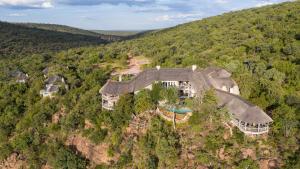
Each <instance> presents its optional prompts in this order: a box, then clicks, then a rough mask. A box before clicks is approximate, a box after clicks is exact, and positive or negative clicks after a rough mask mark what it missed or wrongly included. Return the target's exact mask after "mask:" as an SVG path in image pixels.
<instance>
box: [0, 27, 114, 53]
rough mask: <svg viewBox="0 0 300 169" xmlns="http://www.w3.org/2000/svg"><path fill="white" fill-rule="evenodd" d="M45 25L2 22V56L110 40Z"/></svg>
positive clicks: (95, 43)
mask: <svg viewBox="0 0 300 169" xmlns="http://www.w3.org/2000/svg"><path fill="white" fill-rule="evenodd" d="M35 27H38V28H39V29H38V28H35ZM44 27H47V28H48V26H43V27H42V25H40V26H37V25H36V26H32V27H30V26H29V27H27V26H24V25H19V24H11V23H6V22H0V39H1V42H0V57H1V58H3V57H7V58H11V57H12V56H19V57H24V55H25V56H26V55H28V54H35V53H44V52H46V51H48V52H51V51H54V52H57V51H60V50H65V49H69V48H74V47H81V46H95V45H99V44H105V43H108V42H109V40H107V39H102V38H101V37H96V36H95V35H89V34H87V33H85V34H83V33H80V32H79V33H78V31H73V30H72V31H57V30H56V29H54V28H53V29H52V28H51V29H50V28H49V29H47V28H44ZM40 28H42V29H40ZM45 29H46V30H45ZM74 33H76V34H74ZM77 33H78V34H77Z"/></svg>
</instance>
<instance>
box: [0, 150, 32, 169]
mask: <svg viewBox="0 0 300 169" xmlns="http://www.w3.org/2000/svg"><path fill="white" fill-rule="evenodd" d="M27 168H28V166H27V165H26V161H25V159H24V158H23V157H22V156H21V155H18V154H17V153H13V154H12V155H10V156H9V157H8V158H7V159H6V160H5V161H3V162H1V163H0V169H27Z"/></svg>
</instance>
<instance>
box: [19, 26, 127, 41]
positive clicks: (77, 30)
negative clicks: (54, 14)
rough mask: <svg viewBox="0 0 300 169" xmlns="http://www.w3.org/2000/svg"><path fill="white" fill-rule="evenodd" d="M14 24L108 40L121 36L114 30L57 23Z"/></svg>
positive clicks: (118, 38)
mask: <svg viewBox="0 0 300 169" xmlns="http://www.w3.org/2000/svg"><path fill="white" fill-rule="evenodd" d="M16 24H18V25H22V26H26V27H29V28H36V29H44V30H50V31H57V32H65V33H72V34H77V35H87V36H94V37H99V38H101V39H104V40H108V41H118V40H121V39H122V36H123V35H121V34H120V35H119V34H117V33H114V31H111V32H110V31H106V32H105V31H104V32H95V31H90V30H85V29H80V28H75V27H71V26H66V25H58V24H44V23H16Z"/></svg>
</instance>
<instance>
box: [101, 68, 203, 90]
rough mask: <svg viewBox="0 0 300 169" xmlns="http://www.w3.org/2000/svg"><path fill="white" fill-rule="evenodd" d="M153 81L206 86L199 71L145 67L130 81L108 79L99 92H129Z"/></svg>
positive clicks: (198, 86)
mask: <svg viewBox="0 0 300 169" xmlns="http://www.w3.org/2000/svg"><path fill="white" fill-rule="evenodd" d="M155 81H190V82H191V83H192V84H194V86H195V87H196V88H197V89H199V90H201V89H202V88H204V87H206V88H207V87H208V84H207V83H206V81H205V79H204V77H203V74H202V73H201V72H198V71H193V70H192V69H187V68H173V69H169V68H162V69H159V70H157V69H147V70H145V71H143V72H141V73H140V74H138V75H137V76H136V77H135V78H133V79H132V80H131V81H126V82H116V81H111V80H109V81H107V83H106V84H105V85H104V86H103V87H102V88H101V90H100V93H102V94H103V93H104V94H112V95H119V94H124V93H130V92H134V91H138V90H141V89H143V88H145V87H147V86H149V85H151V84H152V83H154V82H155Z"/></svg>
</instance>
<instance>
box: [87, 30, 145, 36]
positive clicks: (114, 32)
mask: <svg viewBox="0 0 300 169" xmlns="http://www.w3.org/2000/svg"><path fill="white" fill-rule="evenodd" d="M91 31H92V32H95V33H100V34H104V35H115V36H133V35H136V34H139V33H142V32H145V30H136V31H130V30H124V31H123V30H91Z"/></svg>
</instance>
